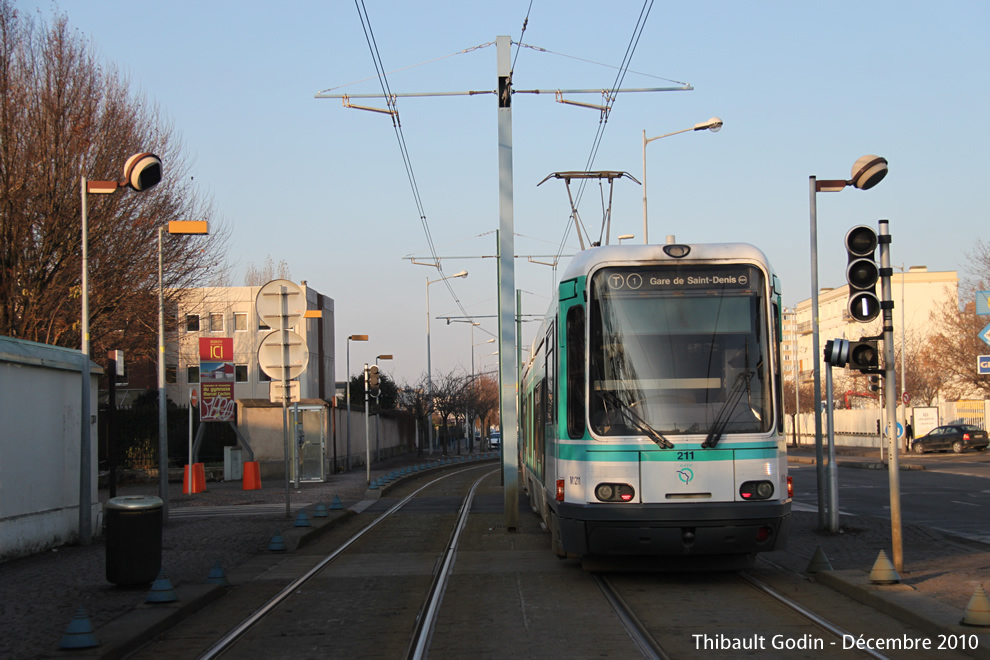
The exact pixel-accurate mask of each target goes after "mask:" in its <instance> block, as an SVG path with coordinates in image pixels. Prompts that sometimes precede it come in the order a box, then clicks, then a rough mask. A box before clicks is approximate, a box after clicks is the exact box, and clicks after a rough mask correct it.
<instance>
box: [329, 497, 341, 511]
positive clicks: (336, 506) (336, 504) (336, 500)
mask: <svg viewBox="0 0 990 660" xmlns="http://www.w3.org/2000/svg"><path fill="white" fill-rule="evenodd" d="M343 508H344V504H343V503H342V502H341V501H340V495H334V496H333V501H332V502H330V510H331V511H340V510H341V509H343Z"/></svg>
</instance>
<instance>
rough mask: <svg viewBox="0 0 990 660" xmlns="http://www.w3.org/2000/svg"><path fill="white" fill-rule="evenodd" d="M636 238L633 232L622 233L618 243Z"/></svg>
mask: <svg viewBox="0 0 990 660" xmlns="http://www.w3.org/2000/svg"><path fill="white" fill-rule="evenodd" d="M634 238H636V235H635V234H622V235H621V236H619V245H622V241H628V240H632V239H634Z"/></svg>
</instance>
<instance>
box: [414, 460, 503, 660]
mask: <svg viewBox="0 0 990 660" xmlns="http://www.w3.org/2000/svg"><path fill="white" fill-rule="evenodd" d="M497 473H498V471H497V470H496V471H492V472H489V473H488V474H486V475H484V476H482V477H479V478H478V480H477V481H475V482H474V485H473V486H471V490H470V492H469V493H468V496H467V497H466V498H464V501H463V502H462V503H461V509H460V511H458V512H457V524H456V525H455V526H454V531H453V532H452V533H451V535H450V541H448V542H447V548H446V549H445V550H444V552H443V555H442V556H441V561H440V570H438V571H437V572H436V574H435V575H434V576H433V582H432V583H431V584H430V589H429V591H428V592H427V597H426V601H425V602H424V605H423V608H422V609H421V610H420V612H419V614H418V615H417V616H416V628H415V629H414V631H413V637H412V641H411V643H410V645H409V651H408V652H407V653H406V657H407V658H409V659H410V660H422V658H424V657H426V651H427V649H428V648H429V646H428V645H429V642H430V639H431V638H432V636H433V628H434V625H435V624H436V618H437V612H438V611H439V610H440V603H441V602H443V594H444V592H445V591H446V588H447V580H448V578H449V577H450V573H451V571H452V570H453V568H454V560H455V559H456V557H457V543H458V541H460V537H461V532H462V531H463V530H464V525H465V524H466V523H467V519H468V514H469V513H470V512H471V504H472V502H474V494H475V492H476V491H477V490H478V486H480V485H481V482H482V481H483V480H484V479H485V478H487V477H490V476H492V475H493V474H497Z"/></svg>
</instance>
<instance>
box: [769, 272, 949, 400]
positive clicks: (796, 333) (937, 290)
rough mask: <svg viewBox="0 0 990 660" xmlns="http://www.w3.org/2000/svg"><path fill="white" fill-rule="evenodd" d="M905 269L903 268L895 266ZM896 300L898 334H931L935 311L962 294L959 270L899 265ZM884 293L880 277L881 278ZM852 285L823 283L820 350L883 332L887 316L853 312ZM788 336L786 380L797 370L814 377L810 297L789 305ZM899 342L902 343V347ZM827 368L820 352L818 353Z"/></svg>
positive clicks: (785, 334)
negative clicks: (860, 318) (857, 316)
mask: <svg viewBox="0 0 990 660" xmlns="http://www.w3.org/2000/svg"><path fill="white" fill-rule="evenodd" d="M898 270H900V272H896V271H898ZM890 285H891V298H892V299H893V301H894V316H893V321H894V340H895V341H896V342H901V341H902V340H904V339H905V338H908V342H910V338H912V337H913V338H915V339H922V338H924V337H926V336H927V335H928V334H929V329H930V326H931V315H932V312H935V311H937V310H939V309H940V308H941V306H942V305H943V304H944V303H945V302H946V301H949V300H951V301H953V302H955V301H956V300H958V290H959V277H958V275H957V273H956V272H955V271H929V270H928V268H927V267H925V266H911V267H909V268H908V269H907V270H906V271H904V270H901V269H900V268H897V269H895V272H894V274H893V276H892V277H891V281H890ZM877 295H880V283H879V282H878V283H877ZM848 302H849V285H844V286H841V287H838V288H835V289H822V290H821V291H820V292H819V294H818V318H819V340H820V344H821V345H820V347H819V350H820V351H823V350H824V348H825V342H826V341H828V340H830V339H848V340H858V339H859V338H860V337H865V336H876V335H880V334H882V323H881V319H882V317H877V319H875V320H874V321H872V322H870V323H859V322H857V321H854V320H853V319H852V318H851V317H850V316H849V311H848V309H847V305H848ZM783 316H784V318H783V331H784V332H783V342H782V344H781V347H780V353H781V367H782V373H783V378H784V380H785V381H792V380H793V379H794V373H795V371H797V373H798V375H799V380H800V381H801V382H804V381H810V380H811V379H812V378H813V372H814V364H815V362H814V361H815V359H816V357H815V356H813V355H812V350H813V349H812V343H813V332H812V313H811V298H808V299H806V300H802V301H801V302H799V303H798V304H797V306H796V308H793V309H788V310H785V312H784V315H783ZM899 346H900V344H899V343H898V350H899ZM817 360H818V363H819V366H820V368H822V369H824V364H825V363H824V359H823V356H822V355H821V353H820V354H819V355H818V356H817Z"/></svg>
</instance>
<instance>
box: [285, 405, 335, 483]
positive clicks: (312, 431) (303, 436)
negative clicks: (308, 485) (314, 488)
mask: <svg viewBox="0 0 990 660" xmlns="http://www.w3.org/2000/svg"><path fill="white" fill-rule="evenodd" d="M291 412H292V411H290V413H291ZM326 421H327V409H326V407H324V406H299V413H298V419H297V420H296V436H295V441H296V454H295V458H296V460H295V461H294V463H295V464H294V465H293V466H292V467H293V470H292V479H295V476H296V474H295V472H296V468H297V467H298V470H299V480H300V481H323V480H324V478H325V476H326V475H325V473H324V454H325V453H326V446H327V437H326V428H327V423H326Z"/></svg>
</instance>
